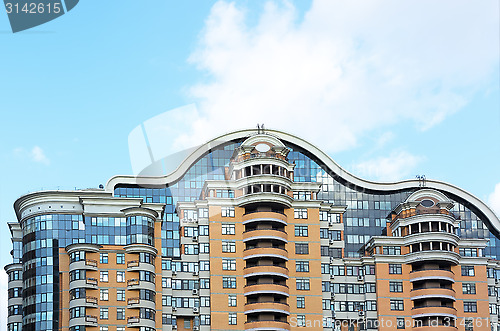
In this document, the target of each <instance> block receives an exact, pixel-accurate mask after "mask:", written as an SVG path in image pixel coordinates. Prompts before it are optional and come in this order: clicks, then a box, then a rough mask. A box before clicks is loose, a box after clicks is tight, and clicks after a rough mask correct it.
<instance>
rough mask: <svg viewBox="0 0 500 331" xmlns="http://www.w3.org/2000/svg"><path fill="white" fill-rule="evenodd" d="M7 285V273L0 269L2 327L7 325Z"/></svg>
mask: <svg viewBox="0 0 500 331" xmlns="http://www.w3.org/2000/svg"><path fill="white" fill-rule="evenodd" d="M7 287H8V277H7V273H6V272H5V271H4V270H1V271H0V325H1V326H2V327H5V326H6V325H7V302H8V298H7ZM0 328H1V327H0ZM4 330H5V329H4Z"/></svg>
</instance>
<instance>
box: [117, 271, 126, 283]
mask: <svg viewBox="0 0 500 331" xmlns="http://www.w3.org/2000/svg"><path fill="white" fill-rule="evenodd" d="M116 282H117V283H125V271H117V272H116Z"/></svg>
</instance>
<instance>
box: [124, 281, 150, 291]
mask: <svg viewBox="0 0 500 331" xmlns="http://www.w3.org/2000/svg"><path fill="white" fill-rule="evenodd" d="M140 289H146V290H151V291H156V286H155V284H154V283H152V282H148V281H145V280H139V279H137V278H133V279H129V280H128V281H127V290H140Z"/></svg>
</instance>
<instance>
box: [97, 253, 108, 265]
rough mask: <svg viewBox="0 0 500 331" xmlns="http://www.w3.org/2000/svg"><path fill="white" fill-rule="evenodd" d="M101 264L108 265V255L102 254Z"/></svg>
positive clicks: (100, 255) (100, 256)
mask: <svg viewBox="0 0 500 331" xmlns="http://www.w3.org/2000/svg"><path fill="white" fill-rule="evenodd" d="M99 262H100V263H101V264H107V263H108V253H100V254H99Z"/></svg>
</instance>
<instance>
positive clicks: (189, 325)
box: [184, 319, 191, 330]
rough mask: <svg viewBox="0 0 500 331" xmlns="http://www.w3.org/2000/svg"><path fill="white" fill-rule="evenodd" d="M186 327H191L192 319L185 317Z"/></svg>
mask: <svg viewBox="0 0 500 331" xmlns="http://www.w3.org/2000/svg"><path fill="white" fill-rule="evenodd" d="M184 329H188V330H189V329H191V320H189V319H185V320H184Z"/></svg>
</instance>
